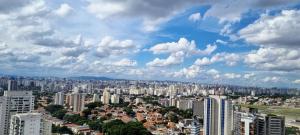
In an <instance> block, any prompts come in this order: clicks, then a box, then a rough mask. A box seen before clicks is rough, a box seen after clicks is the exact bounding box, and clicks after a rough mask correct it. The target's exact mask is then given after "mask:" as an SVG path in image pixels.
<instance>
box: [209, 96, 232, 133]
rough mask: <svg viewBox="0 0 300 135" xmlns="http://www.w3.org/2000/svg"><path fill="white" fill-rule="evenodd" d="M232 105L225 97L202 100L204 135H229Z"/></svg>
mask: <svg viewBox="0 0 300 135" xmlns="http://www.w3.org/2000/svg"><path fill="white" fill-rule="evenodd" d="M231 114H232V104H231V101H230V100H227V99H226V96H216V95H211V96H209V97H207V98H206V99H205V100H204V127H203V128H204V135H231V132H232V128H231V125H232V115H231Z"/></svg>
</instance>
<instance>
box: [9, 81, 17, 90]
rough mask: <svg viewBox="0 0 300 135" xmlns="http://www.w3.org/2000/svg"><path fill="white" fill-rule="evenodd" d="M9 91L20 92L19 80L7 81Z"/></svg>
mask: <svg viewBox="0 0 300 135" xmlns="http://www.w3.org/2000/svg"><path fill="white" fill-rule="evenodd" d="M7 90H8V91H16V90H18V81H17V80H8V81H7Z"/></svg>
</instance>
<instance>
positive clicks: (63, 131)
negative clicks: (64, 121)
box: [52, 124, 73, 135]
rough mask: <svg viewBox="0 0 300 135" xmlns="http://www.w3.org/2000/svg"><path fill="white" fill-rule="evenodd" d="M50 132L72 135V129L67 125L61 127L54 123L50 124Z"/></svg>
mask: <svg viewBox="0 0 300 135" xmlns="http://www.w3.org/2000/svg"><path fill="white" fill-rule="evenodd" d="M52 133H59V134H70V135H73V132H72V130H71V129H69V128H68V127H66V126H63V127H60V126H55V125H54V124H52Z"/></svg>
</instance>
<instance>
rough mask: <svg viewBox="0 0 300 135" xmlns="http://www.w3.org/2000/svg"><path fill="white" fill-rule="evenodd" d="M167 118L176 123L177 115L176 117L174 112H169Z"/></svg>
mask: <svg viewBox="0 0 300 135" xmlns="http://www.w3.org/2000/svg"><path fill="white" fill-rule="evenodd" d="M168 119H169V120H170V121H171V122H175V123H177V122H178V120H179V119H178V117H177V115H176V114H174V113H169V114H168Z"/></svg>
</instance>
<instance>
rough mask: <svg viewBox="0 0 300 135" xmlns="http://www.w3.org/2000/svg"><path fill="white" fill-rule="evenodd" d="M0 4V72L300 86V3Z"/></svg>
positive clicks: (37, 0)
mask: <svg viewBox="0 0 300 135" xmlns="http://www.w3.org/2000/svg"><path fill="white" fill-rule="evenodd" d="M0 5H1V6H0V21H1V25H0V73H1V74H13V75H33V76H61V77H67V76H79V75H93V76H107V77H113V78H125V79H151V80H178V81H193V82H202V83H218V84H236V85H245V86H263V87H296V88H300V72H299V71H300V49H299V43H300V37H299V35H300V31H299V29H300V10H299V5H300V2H299V1H298V0H285V1H282V0H272V1H269V0H228V1H219V2H217V1H214V2H212V1H206V0H184V1H182V0H164V1H160V0H153V1H146V0H144V1H143V0H79V1H76V2H74V1H71V0H60V1H58V0H53V1H45V0H9V1H1V2H0Z"/></svg>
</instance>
